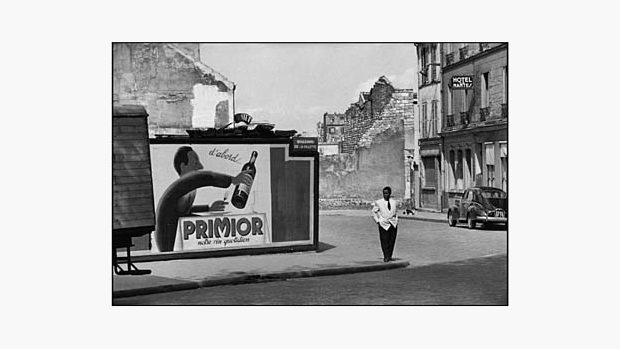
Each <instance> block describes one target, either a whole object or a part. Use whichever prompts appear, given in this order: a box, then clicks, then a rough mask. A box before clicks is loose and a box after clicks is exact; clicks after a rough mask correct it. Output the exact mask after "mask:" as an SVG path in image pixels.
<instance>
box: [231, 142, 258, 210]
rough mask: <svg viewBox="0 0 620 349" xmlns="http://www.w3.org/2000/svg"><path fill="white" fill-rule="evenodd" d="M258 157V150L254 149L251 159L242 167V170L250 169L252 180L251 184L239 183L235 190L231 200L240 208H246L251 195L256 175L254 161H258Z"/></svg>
mask: <svg viewBox="0 0 620 349" xmlns="http://www.w3.org/2000/svg"><path fill="white" fill-rule="evenodd" d="M257 157H258V152H256V151H253V152H252V156H251V157H250V161H248V162H247V163H246V164H245V165H243V167H242V168H241V171H248V173H249V174H250V176H252V180H251V181H250V185H245V184H244V183H240V184H237V186H236V187H235V190H234V191H233V195H232V198H231V200H230V202H231V203H232V204H233V206H235V207H236V208H238V209H242V208H244V207H245V204H246V203H247V202H248V197H249V196H250V189H252V183H254V176H256V167H255V166H254V162H255V161H256V158H257Z"/></svg>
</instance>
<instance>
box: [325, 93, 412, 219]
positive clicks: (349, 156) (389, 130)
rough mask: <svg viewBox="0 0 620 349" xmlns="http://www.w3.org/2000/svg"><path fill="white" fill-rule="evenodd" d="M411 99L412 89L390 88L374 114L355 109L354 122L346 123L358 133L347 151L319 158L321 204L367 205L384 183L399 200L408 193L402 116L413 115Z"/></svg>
mask: <svg viewBox="0 0 620 349" xmlns="http://www.w3.org/2000/svg"><path fill="white" fill-rule="evenodd" d="M414 99H415V95H414V93H413V90H393V91H392V93H391V95H390V98H389V100H388V102H387V103H386V104H385V105H384V107H383V109H382V110H381V112H380V113H379V114H378V115H376V116H375V117H374V118H373V117H371V115H370V113H369V112H368V111H369V110H370V108H367V109H366V113H365V114H364V110H361V109H359V108H358V109H357V110H358V111H360V112H359V114H357V115H356V116H357V118H356V119H352V120H355V121H356V123H352V124H350V127H351V130H357V132H359V134H358V135H356V139H357V141H356V143H355V145H354V146H353V147H352V149H351V151H350V152H349V153H346V154H341V155H340V156H325V157H321V159H320V161H319V163H320V170H319V171H320V174H319V176H320V181H319V183H320V185H319V197H320V201H319V202H320V205H321V207H322V208H324V209H328V208H341V207H349V208H351V207H367V206H368V205H369V204H370V202H371V201H372V200H374V199H377V198H379V197H380V196H381V189H382V188H383V187H384V186H390V187H392V195H393V197H394V198H396V199H397V200H399V201H401V202H402V201H403V200H404V199H405V198H406V197H407V196H408V195H407V193H406V190H407V186H406V177H405V175H404V174H405V173H406V169H405V167H406V158H405V155H404V152H403V149H404V148H405V125H404V120H406V119H412V118H413V114H414ZM352 108H357V106H352V107H351V108H350V110H351V109H352ZM348 125H349V124H348ZM349 137H351V135H349ZM349 139H352V138H349Z"/></svg>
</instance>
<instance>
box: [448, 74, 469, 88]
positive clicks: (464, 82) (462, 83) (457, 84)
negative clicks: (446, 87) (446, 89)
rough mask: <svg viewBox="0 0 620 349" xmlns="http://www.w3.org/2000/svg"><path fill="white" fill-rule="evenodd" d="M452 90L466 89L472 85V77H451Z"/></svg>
mask: <svg viewBox="0 0 620 349" xmlns="http://www.w3.org/2000/svg"><path fill="white" fill-rule="evenodd" d="M451 86H452V89H454V90H468V89H471V88H473V87H474V77H473V76H471V75H457V76H453V77H452V83H451Z"/></svg>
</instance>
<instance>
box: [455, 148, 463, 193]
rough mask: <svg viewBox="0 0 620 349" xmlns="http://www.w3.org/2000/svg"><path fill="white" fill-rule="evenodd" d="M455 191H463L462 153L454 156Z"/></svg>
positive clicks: (459, 152)
mask: <svg viewBox="0 0 620 349" xmlns="http://www.w3.org/2000/svg"><path fill="white" fill-rule="evenodd" d="M456 189H463V151H462V150H459V151H458V152H457V154H456Z"/></svg>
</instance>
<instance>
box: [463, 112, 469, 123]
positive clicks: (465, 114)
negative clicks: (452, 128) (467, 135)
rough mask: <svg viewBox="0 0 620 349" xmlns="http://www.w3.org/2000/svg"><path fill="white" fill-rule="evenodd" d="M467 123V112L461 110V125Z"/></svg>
mask: <svg viewBox="0 0 620 349" xmlns="http://www.w3.org/2000/svg"><path fill="white" fill-rule="evenodd" d="M467 124H469V112H468V111H462V112H461V125H467Z"/></svg>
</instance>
